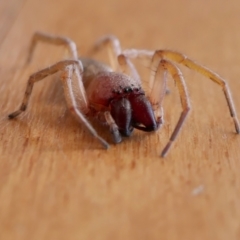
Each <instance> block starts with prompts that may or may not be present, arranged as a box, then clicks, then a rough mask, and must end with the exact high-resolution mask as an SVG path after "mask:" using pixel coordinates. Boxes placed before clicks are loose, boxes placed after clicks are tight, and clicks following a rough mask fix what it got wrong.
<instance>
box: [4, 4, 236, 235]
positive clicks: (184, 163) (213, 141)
mask: <svg viewBox="0 0 240 240" xmlns="http://www.w3.org/2000/svg"><path fill="white" fill-rule="evenodd" d="M239 13H240V3H239V1H237V0H233V1H230V2H227V1H225V0H219V1H217V0H213V1H208V0H201V1H200V0H198V1H191V0H183V1H177V0H169V1H161V0H149V1H134V0H133V1H128V0H123V1H120V0H116V1H110V0H100V1H94V0H88V1H79V0H68V1H64V0H41V1H38V0H11V1H5V0H0V73H1V74H0V76H1V79H0V109H1V111H0V239H3V240H7V239H14V240H18V239H20V240H25V239H31V240H35V239H36V240H38V239H39V240H43V239H44V240H46V239H51V240H53V239H69V240H75V239H76V240H78V239H84V240H85V239H99V240H102V239H104V240H105V239H124V240H128V239H129V240H130V239H131V240H132V239H156V240H159V239H167V240H168V239H169V240H175V239H185V240H186V239H191V240H193V239H194V240H195V239H196V240H198V239H199V240H200V239H205V240H213V239H214V240H220V239H221V240H225V239H232V240H235V239H240V200H239V199H240V173H239V169H240V147H239V146H240V145H239V144H240V137H239V136H237V135H236V134H235V133H234V127H233V123H232V120H231V118H230V116H229V112H228V109H227V105H226V102H225V99H224V96H223V93H222V91H221V88H220V87H219V86H217V85H216V84H214V83H212V82H211V81H210V80H208V79H206V78H204V77H202V76H200V75H199V74H197V73H194V72H191V71H189V70H186V69H184V68H183V69H184V70H183V72H184V76H185V77H186V82H187V85H188V89H189V92H190V96H191V104H192V111H191V113H190V116H189V118H188V120H187V122H186V124H185V126H184V128H183V131H182V132H181V134H180V136H179V138H178V139H177V141H176V144H175V145H174V147H173V148H172V150H171V152H170V153H169V155H168V156H167V158H165V159H161V158H159V154H160V151H161V150H162V148H163V146H164V144H165V143H166V142H167V140H168V138H169V136H170V133H171V131H172V129H173V127H174V126H175V123H176V121H177V118H178V117H179V114H180V111H181V106H180V104H179V96H178V93H177V90H176V88H175V86H174V84H172V80H171V79H169V84H170V89H171V94H169V95H168V96H167V97H166V100H165V102H164V108H165V125H164V127H163V128H162V129H161V130H160V131H159V132H157V133H153V134H145V133H141V132H139V131H135V132H134V135H133V136H132V137H131V138H129V139H124V141H123V142H122V143H121V144H119V145H111V148H110V149H109V150H107V151H106V150H104V149H102V148H101V146H100V145H99V143H98V142H97V141H96V140H95V139H93V138H92V136H91V135H90V134H89V133H88V132H87V131H85V130H84V129H83V128H82V127H81V126H80V125H79V124H78V122H77V121H76V120H75V119H74V118H73V117H72V116H71V115H70V113H69V112H68V110H67V109H66V105H65V102H64V99H63V98H62V89H61V87H60V88H59V87H58V84H57V79H56V78H57V76H52V77H49V78H48V79H46V80H45V81H43V82H40V83H38V84H37V85H36V86H35V88H34V91H33V96H32V99H31V104H30V106H29V108H28V110H27V112H26V113H24V114H22V115H21V116H20V117H19V118H18V119H16V120H13V121H9V120H8V119H7V117H6V116H7V114H8V113H10V112H12V111H14V110H16V108H17V107H18V106H19V104H20V101H21V100H22V97H23V92H24V90H25V86H26V81H27V78H28V76H29V75H30V74H31V73H33V72H34V71H36V70H39V69H41V68H43V67H46V66H48V65H50V64H52V63H54V62H56V61H58V60H60V59H62V58H63V56H64V50H63V49H62V48H61V47H52V46H48V45H44V44H39V46H38V48H37V50H36V52H35V55H34V59H33V62H32V63H31V64H30V65H29V66H27V67H24V62H25V60H26V56H27V50H28V46H29V42H30V39H31V36H32V34H33V33H34V32H35V31H36V30H41V31H44V32H49V33H52V34H58V35H65V36H68V37H70V38H72V39H73V40H74V41H76V43H77V45H78V48H79V52H80V53H82V54H84V53H86V52H87V50H88V49H89V48H90V47H91V45H92V43H93V42H94V41H95V40H96V39H97V38H99V37H100V36H102V35H104V34H107V33H112V34H115V35H116V36H118V37H119V38H120V40H121V42H122V45H123V47H124V48H129V47H135V48H147V49H159V48H164V49H173V50H178V51H180V52H182V53H185V54H187V55H188V56H191V57H192V58H193V59H195V60H197V61H198V62H200V63H202V64H204V65H206V66H208V67H210V68H211V69H213V70H215V71H216V72H218V73H219V74H220V75H221V76H223V77H224V78H226V79H227V80H228V83H229V86H230V88H231V90H232V94H233V98H234V101H235V105H236V110H237V111H238V113H239V116H240V96H239V89H240V54H239V53H240V31H239V22H240V14H239ZM95 126H96V129H97V130H98V132H99V133H100V134H101V135H102V136H103V137H104V138H105V139H107V140H108V141H111V137H110V135H109V132H108V131H107V130H106V129H105V128H103V127H101V126H99V125H98V124H95Z"/></svg>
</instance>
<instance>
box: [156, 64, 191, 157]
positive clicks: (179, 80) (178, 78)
mask: <svg viewBox="0 0 240 240" xmlns="http://www.w3.org/2000/svg"><path fill="white" fill-rule="evenodd" d="M161 66H162V67H163V68H164V69H166V70H167V71H168V72H169V73H170V74H171V76H172V78H173V79H174V81H175V83H176V85H177V87H178V91H179V94H180V99H181V104H182V108H183V111H182V113H181V115H180V117H179V120H178V122H177V125H176V127H175V128H174V130H173V133H172V135H171V137H170V139H169V142H168V143H167V145H166V146H165V148H164V149H163V150H162V153H161V156H162V157H165V156H166V154H167V153H168V151H169V149H170V147H171V146H172V143H173V142H174V141H175V139H176V138H177V136H178V133H179V131H180V130H181V128H182V126H183V123H184V122H185V120H186V117H187V115H188V113H189V111H190V109H191V105H190V101H189V96H188V92H187V87H186V84H185V80H184V78H183V76H182V73H181V71H180V70H179V68H177V66H175V65H174V64H173V63H171V62H169V61H167V60H164V59H162V60H161V61H160V63H159V67H161ZM159 67H158V68H159Z"/></svg>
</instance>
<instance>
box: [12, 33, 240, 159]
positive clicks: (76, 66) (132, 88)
mask: <svg viewBox="0 0 240 240" xmlns="http://www.w3.org/2000/svg"><path fill="white" fill-rule="evenodd" d="M40 41H41V42H45V43H49V44H54V45H63V46H65V47H67V48H68V50H69V52H70V55H71V59H70V60H62V61H60V62H57V63H55V64H53V65H52V66H49V67H47V68H45V69H42V70H40V71H37V72H35V73H33V74H32V75H31V76H30V77H29V79H28V83H27V88H26V91H25V95H24V98H23V101H22V104H21V106H20V108H19V109H18V110H17V111H15V112H13V113H11V114H10V115H9V118H10V119H12V118H15V117H17V116H18V115H20V114H21V113H22V112H23V111H25V110H26V108H27V106H28V102H29V99H30V96H31V93H32V89H33V85H34V84H35V83H36V82H38V81H40V80H42V79H44V78H45V77H47V76H49V75H51V74H54V73H56V72H58V71H60V72H61V82H62V84H63V89H64V94H65V98H66V102H67V105H68V108H69V110H70V112H72V113H73V114H74V115H75V116H76V118H77V119H78V120H79V121H80V122H81V123H82V124H83V125H85V126H86V128H87V129H88V130H89V131H90V132H91V133H92V135H93V136H94V137H95V138H96V139H98V140H99V142H100V143H101V144H102V145H103V146H104V147H105V148H108V147H109V144H108V143H107V142H106V141H105V140H104V139H103V138H102V137H101V136H99V135H98V133H97V132H96V130H95V129H94V128H93V126H92V125H91V124H90V122H89V121H88V120H87V118H88V117H96V118H97V119H99V120H100V121H102V122H104V123H106V124H107V125H108V126H109V129H110V132H111V133H112V135H113V141H114V142H115V143H119V142H121V141H122V136H127V137H128V136H130V135H131V133H132V132H133V130H134V128H136V129H139V130H142V131H145V132H151V131H156V130H157V129H159V128H160V126H161V125H162V124H163V108H162V101H163V98H164V96H165V93H166V90H167V87H166V82H167V73H170V75H171V76H172V78H173V79H174V81H175V83H176V85H177V87H178V90H179V94H180V99H181V105H182V112H181V115H180V117H179V120H178V122H177V124H176V126H175V128H174V130H173V132H172V135H171V136H170V139H169V141H168V143H167V144H166V146H165V147H164V148H163V150H162V152H161V156H162V157H164V156H166V154H167V153H168V152H169V149H170V147H171V146H172V144H173V142H174V141H175V139H176V138H177V136H178V133H179V131H180V129H181V128H182V126H183V123H184V122H185V120H186V117H187V115H188V113H189V111H190V108H191V107H190V101H189V96H188V92H187V88H186V84H185V80H184V78H183V75H182V73H181V71H180V69H179V68H178V67H177V65H176V63H177V64H182V65H184V66H186V67H188V68H190V69H192V70H195V71H197V72H199V73H200V74H202V75H204V76H206V77H208V78H209V79H211V80H212V81H213V82H215V83H217V84H218V85H220V87H222V89H223V92H224V95H225V98H226V101H227V104H228V108H229V111H230V115H231V117H232V118H233V122H234V125H235V129H236V132H237V133H238V134H239V133H240V126H239V121H238V118H237V115H236V111H235V107H234V104H233V100H232V96H231V93H230V90H229V88H228V85H227V83H226V81H225V80H224V79H223V78H221V77H220V76H219V75H217V74H216V73H214V72H213V71H211V70H209V69H208V68H206V67H204V66H202V65H200V64H197V63H195V62H194V61H193V60H191V59H189V58H188V57H187V56H185V55H183V54H181V53H179V52H176V51H170V50H157V51H148V50H137V49H125V50H122V49H121V46H120V42H119V40H118V39H117V38H116V37H115V36H112V35H106V36H104V37H102V38H101V39H99V40H98V41H97V42H96V43H95V45H94V46H93V48H92V51H91V53H96V52H98V51H99V50H101V49H103V48H106V50H107V51H108V54H109V58H110V66H111V67H110V66H107V65H105V64H103V63H101V62H99V61H96V60H94V59H92V58H82V57H80V58H79V56H78V53H77V48H76V44H75V43H74V42H73V41H72V40H71V39H69V38H66V37H62V36H53V35H50V34H46V33H41V32H36V33H35V34H34V35H33V38H32V41H31V44H30V50H29V55H28V60H27V62H28V63H29V62H30V61H31V59H32V55H33V52H34V49H35V47H36V45H37V43H38V42H40ZM141 58H147V59H149V60H150V62H151V64H150V73H151V77H150V80H149V82H148V83H149V89H150V91H149V93H148V94H145V92H144V90H143V88H142V84H141V79H140V76H139V74H138V72H137V70H136V68H135V66H134V65H133V63H132V61H131V59H141ZM73 82H76V83H77V86H78V89H77V90H78V97H76V94H75V92H76V91H74V90H75V89H74V88H73Z"/></svg>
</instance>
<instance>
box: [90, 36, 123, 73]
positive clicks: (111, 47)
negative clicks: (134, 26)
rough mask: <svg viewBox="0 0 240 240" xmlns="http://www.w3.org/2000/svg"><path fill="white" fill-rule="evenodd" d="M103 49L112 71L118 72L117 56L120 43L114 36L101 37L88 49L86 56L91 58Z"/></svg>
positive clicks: (119, 52) (119, 51) (119, 50)
mask: <svg viewBox="0 0 240 240" xmlns="http://www.w3.org/2000/svg"><path fill="white" fill-rule="evenodd" d="M103 48H106V49H107V52H108V56H109V59H110V65H111V67H112V69H113V70H114V71H117V70H118V62H117V56H118V55H119V54H121V52H122V50H121V45H120V41H119V39H118V38H117V37H115V36H114V35H106V36H103V37H101V38H100V39H99V40H98V41H97V42H96V43H95V44H94V45H93V47H92V49H90V51H89V53H88V55H89V56H92V55H94V54H96V53H97V52H99V51H100V50H102V49H103Z"/></svg>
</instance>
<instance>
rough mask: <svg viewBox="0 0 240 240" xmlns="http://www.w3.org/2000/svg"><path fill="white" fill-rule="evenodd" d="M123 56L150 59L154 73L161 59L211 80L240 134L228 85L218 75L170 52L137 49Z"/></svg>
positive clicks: (128, 50)
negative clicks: (215, 84)
mask: <svg viewBox="0 0 240 240" xmlns="http://www.w3.org/2000/svg"><path fill="white" fill-rule="evenodd" d="M123 54H125V55H126V56H128V57H129V58H141V57H148V58H149V59H152V63H151V69H152V71H155V70H156V68H157V67H158V64H159V62H160V61H161V59H163V58H164V59H169V60H172V61H174V62H176V63H179V64H182V65H184V66H186V67H188V68H189V69H191V70H195V71H196V72H198V73H200V74H202V75H203V76H205V77H207V78H209V79H211V80H212V81H213V82H215V83H217V84H218V85H219V86H221V87H222V89H223V92H224V96H225V99H226V101H227V105H228V108H229V111H230V115H231V117H232V118H233V122H234V126H235V130H236V132H237V133H238V134H240V125H239V120H238V117H237V114H236V110H235V107H234V103H233V100H232V94H231V92H230V90H229V87H228V84H227V82H226V80H224V79H223V78H221V77H220V76H219V75H218V74H216V73H215V72H213V71H211V70H210V69H208V68H206V67H204V66H202V65H200V64H198V63H196V62H194V61H193V60H191V59H190V58H188V57H187V56H185V55H183V54H181V53H179V52H175V51H170V50H158V51H155V52H154V51H148V50H138V49H127V50H124V51H123Z"/></svg>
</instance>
